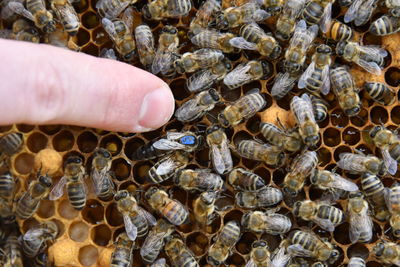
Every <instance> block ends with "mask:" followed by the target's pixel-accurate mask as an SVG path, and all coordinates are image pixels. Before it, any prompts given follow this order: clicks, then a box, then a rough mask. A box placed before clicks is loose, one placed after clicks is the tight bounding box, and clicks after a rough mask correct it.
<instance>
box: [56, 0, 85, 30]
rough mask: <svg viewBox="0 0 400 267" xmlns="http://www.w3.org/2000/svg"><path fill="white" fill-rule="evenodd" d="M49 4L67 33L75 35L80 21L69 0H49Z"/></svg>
mask: <svg viewBox="0 0 400 267" xmlns="http://www.w3.org/2000/svg"><path fill="white" fill-rule="evenodd" d="M50 5H51V9H52V10H53V11H54V13H55V14H56V16H57V18H58V19H59V21H60V22H61V24H62V25H63V27H64V30H65V31H66V32H67V33H68V34H69V35H71V36H75V35H76V34H77V33H78V30H79V27H80V26H81V21H80V19H79V17H78V14H77V13H76V11H75V9H74V7H73V6H72V5H71V2H70V0H51V1H50Z"/></svg>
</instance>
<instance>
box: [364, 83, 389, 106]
mask: <svg viewBox="0 0 400 267" xmlns="http://www.w3.org/2000/svg"><path fill="white" fill-rule="evenodd" d="M364 88H365V91H366V92H367V94H368V95H369V96H370V97H371V98H372V99H373V100H374V101H376V102H378V103H379V104H381V105H384V106H389V105H392V104H393V103H394V102H395V101H396V92H395V91H394V90H392V89H391V88H390V87H388V86H386V85H385V84H384V83H378V82H367V83H365V84H364Z"/></svg>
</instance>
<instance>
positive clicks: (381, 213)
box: [361, 173, 390, 221]
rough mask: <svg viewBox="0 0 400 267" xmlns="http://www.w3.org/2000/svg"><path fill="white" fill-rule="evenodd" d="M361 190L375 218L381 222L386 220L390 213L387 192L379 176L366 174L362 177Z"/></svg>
mask: <svg viewBox="0 0 400 267" xmlns="http://www.w3.org/2000/svg"><path fill="white" fill-rule="evenodd" d="M361 188H362V190H363V191H364V194H365V195H366V196H367V200H368V202H369V203H370V204H371V206H372V208H373V210H374V216H375V218H377V219H378V220H380V221H383V220H386V219H387V218H388V217H389V215H390V213H389V210H388V209H387V207H386V199H385V197H386V192H385V187H384V185H383V183H382V181H381V180H380V179H379V177H378V176H376V175H374V174H371V173H364V174H363V175H362V176H361Z"/></svg>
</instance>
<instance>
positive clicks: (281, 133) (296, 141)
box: [260, 122, 303, 152]
mask: <svg viewBox="0 0 400 267" xmlns="http://www.w3.org/2000/svg"><path fill="white" fill-rule="evenodd" d="M260 130H261V133H262V135H263V136H264V137H265V139H266V140H267V141H268V143H270V144H272V145H274V146H277V147H280V148H282V149H283V150H286V151H289V152H296V151H299V150H300V149H301V147H302V146H303V142H302V140H301V137H300V135H299V133H298V132H297V131H295V130H290V131H286V130H281V129H280V128H278V127H277V126H275V125H274V124H271V123H265V122H261V123H260Z"/></svg>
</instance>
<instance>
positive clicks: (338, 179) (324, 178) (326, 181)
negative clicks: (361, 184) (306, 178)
mask: <svg viewBox="0 0 400 267" xmlns="http://www.w3.org/2000/svg"><path fill="white" fill-rule="evenodd" d="M310 181H311V183H312V184H314V185H316V186H317V187H318V188H320V189H322V190H328V189H340V190H344V191H348V192H354V191H358V186H357V185H356V184H355V183H353V182H351V181H349V180H347V179H345V178H343V177H342V176H340V175H339V174H337V173H334V172H330V171H327V170H318V169H315V170H314V172H313V174H312V175H311V177H310Z"/></svg>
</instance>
